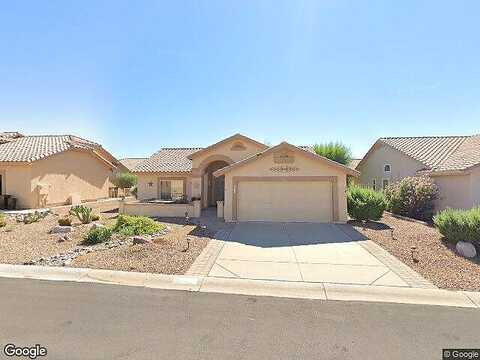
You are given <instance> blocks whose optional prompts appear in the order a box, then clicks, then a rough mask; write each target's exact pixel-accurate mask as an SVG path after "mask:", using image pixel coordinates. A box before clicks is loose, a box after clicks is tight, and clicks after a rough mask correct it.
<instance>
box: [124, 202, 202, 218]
mask: <svg viewBox="0 0 480 360" xmlns="http://www.w3.org/2000/svg"><path fill="white" fill-rule="evenodd" d="M120 213H122V214H127V215H136V216H158V217H184V216H185V213H187V214H188V216H190V217H199V216H200V201H196V202H194V203H190V204H152V203H140V202H124V203H122V204H121V205H120Z"/></svg>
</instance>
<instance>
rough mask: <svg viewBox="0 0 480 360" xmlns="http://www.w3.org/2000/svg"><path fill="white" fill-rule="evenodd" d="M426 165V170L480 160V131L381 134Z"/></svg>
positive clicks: (458, 167) (464, 166) (449, 168)
mask: <svg viewBox="0 0 480 360" xmlns="http://www.w3.org/2000/svg"><path fill="white" fill-rule="evenodd" d="M379 141H381V142H384V143H386V144H388V145H390V146H391V147H393V148H394V149H396V150H398V151H400V152H402V153H404V154H406V155H408V156H410V157H411V158H413V159H415V160H417V161H419V162H421V163H422V164H424V165H425V169H424V170H426V171H454V170H465V169H468V168H470V167H472V166H475V165H477V164H480V135H473V136H422V137H387V138H380V139H379Z"/></svg>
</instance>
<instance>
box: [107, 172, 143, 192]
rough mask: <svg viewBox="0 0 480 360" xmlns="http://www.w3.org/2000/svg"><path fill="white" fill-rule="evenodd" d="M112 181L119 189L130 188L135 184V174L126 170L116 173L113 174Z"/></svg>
mask: <svg viewBox="0 0 480 360" xmlns="http://www.w3.org/2000/svg"><path fill="white" fill-rule="evenodd" d="M113 183H114V184H115V186H118V187H119V188H120V189H130V188H132V187H134V186H135V185H137V176H136V175H134V174H132V173H128V172H124V173H118V174H116V175H115V179H114V180H113Z"/></svg>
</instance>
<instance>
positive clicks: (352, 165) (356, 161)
mask: <svg viewBox="0 0 480 360" xmlns="http://www.w3.org/2000/svg"><path fill="white" fill-rule="evenodd" d="M360 161H362V159H352V160H351V161H350V163H349V164H348V165H347V166H348V167H349V168H351V169H356V168H357V165H358V164H359V163H360Z"/></svg>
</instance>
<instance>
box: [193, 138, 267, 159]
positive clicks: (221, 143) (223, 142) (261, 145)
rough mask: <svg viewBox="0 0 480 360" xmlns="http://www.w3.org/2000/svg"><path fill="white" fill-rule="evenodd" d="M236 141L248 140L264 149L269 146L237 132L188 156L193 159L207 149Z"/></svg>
mask: <svg viewBox="0 0 480 360" xmlns="http://www.w3.org/2000/svg"><path fill="white" fill-rule="evenodd" d="M236 141H246V142H248V143H251V144H255V145H257V146H259V147H261V148H263V149H266V148H267V145H265V144H262V143H260V142H258V141H256V140H253V139H251V138H249V137H247V136H245V135H242V134H235V135H232V136H230V137H228V138H226V139H223V140H221V141H219V142H217V143H215V144H213V145H210V146H207V147H206V148H200V149H198V150H197V151H195V152H193V153H192V154H190V155H189V156H188V158H189V159H190V160H191V159H193V158H195V157H197V156H200V155H202V154H204V153H205V152H207V151H210V150H213V149H215V148H217V147H219V146H221V145H223V144H227V143H229V142H232V143H235V142H236ZM234 145H235V144H234Z"/></svg>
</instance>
